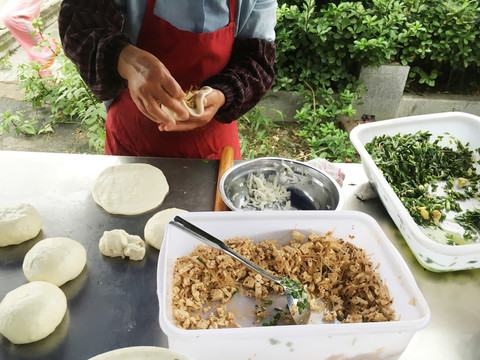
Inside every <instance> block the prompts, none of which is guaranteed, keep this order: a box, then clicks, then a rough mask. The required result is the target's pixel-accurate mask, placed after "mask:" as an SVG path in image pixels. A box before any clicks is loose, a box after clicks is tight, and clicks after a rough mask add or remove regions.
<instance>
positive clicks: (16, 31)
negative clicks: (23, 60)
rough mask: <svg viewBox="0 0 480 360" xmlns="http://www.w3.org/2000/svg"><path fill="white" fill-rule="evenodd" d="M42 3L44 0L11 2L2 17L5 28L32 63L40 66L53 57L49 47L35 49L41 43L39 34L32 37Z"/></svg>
mask: <svg viewBox="0 0 480 360" xmlns="http://www.w3.org/2000/svg"><path fill="white" fill-rule="evenodd" d="M42 2H43V0H9V1H8V2H7V3H6V4H5V6H4V7H3V8H2V10H1V15H0V16H1V18H2V21H3V23H4V24H5V26H6V27H7V28H8V29H9V30H10V32H11V33H12V35H13V36H14V37H15V39H16V40H17V41H18V42H19V43H20V45H21V46H22V47H23V48H24V49H25V51H26V52H27V54H28V58H29V59H30V61H35V60H37V61H38V63H39V64H43V63H45V62H46V61H47V60H48V59H49V58H51V57H52V55H53V53H52V50H50V49H49V48H48V47H42V49H41V51H37V50H34V49H33V47H35V46H37V44H38V42H40V41H41V37H40V35H39V34H38V33H37V34H35V35H32V34H33V32H34V30H35V29H34V28H33V26H32V22H33V20H35V19H36V18H38V17H39V16H40V6H41V5H42Z"/></svg>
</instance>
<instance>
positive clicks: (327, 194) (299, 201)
mask: <svg viewBox="0 0 480 360" xmlns="http://www.w3.org/2000/svg"><path fill="white" fill-rule="evenodd" d="M286 168H288V169H291V171H290V170H285V169H286ZM284 171H288V172H289V174H290V175H289V176H282V172H284ZM251 174H252V175H256V176H261V175H262V174H263V175H264V177H265V178H267V179H268V178H269V176H271V175H276V174H279V175H280V176H279V177H278V181H279V185H280V186H284V187H286V190H287V191H289V192H290V199H289V200H290V204H291V209H293V210H340V209H341V208H342V206H343V193H342V189H341V187H340V186H339V185H338V183H337V182H336V181H335V180H333V179H332V177H330V176H329V175H328V174H327V173H325V172H323V171H321V170H319V169H317V168H315V167H313V166H310V165H307V164H305V163H302V162H300V161H295V160H290V159H283V158H258V159H254V160H247V161H243V162H240V163H238V164H236V165H234V166H232V167H231V168H230V169H228V170H227V171H226V172H225V173H224V174H223V176H222V177H221V179H220V184H219V191H220V195H221V196H222V199H223V201H224V202H225V204H226V205H227V206H228V207H229V208H230V209H231V210H234V211H255V210H261V209H259V208H257V207H254V206H250V205H246V204H247V199H248V198H249V189H248V185H247V178H248V177H249V175H251ZM292 174H293V177H292V176H291V175H292ZM283 175H285V174H283ZM264 210H276V208H275V207H273V206H271V204H269V205H267V206H266V207H265V208H264Z"/></svg>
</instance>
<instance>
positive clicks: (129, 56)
mask: <svg viewBox="0 0 480 360" xmlns="http://www.w3.org/2000/svg"><path fill="white" fill-rule="evenodd" d="M118 73H119V74H120V76H122V77H123V78H124V79H126V80H127V81H128V89H129V90H130V95H131V96H132V99H133V102H134V103H135V104H136V105H137V107H138V109H139V110H140V111H141V112H142V113H143V114H144V115H145V116H146V117H148V118H149V119H151V120H152V121H154V122H156V123H158V124H159V125H160V126H164V127H165V126H166V127H167V128H169V127H175V120H174V119H173V118H172V117H171V116H170V115H168V114H167V113H165V112H164V111H163V110H162V109H161V107H160V104H164V105H165V106H166V107H168V108H169V109H172V110H173V111H174V112H175V113H176V114H177V115H178V116H179V117H180V118H182V119H188V118H189V115H190V114H189V113H188V111H187V109H186V108H185V106H184V105H183V103H182V100H183V98H184V97H185V93H184V92H183V90H182V88H181V87H180V85H179V84H178V83H177V81H176V80H175V79H174V78H173V77H172V75H171V74H170V72H169V71H168V69H167V68H166V67H165V65H164V64H163V63H162V62H161V61H160V60H158V59H157V58H156V57H155V56H153V55H152V54H150V53H149V52H147V51H144V50H142V49H140V48H137V47H135V46H132V45H127V46H126V47H125V48H123V50H122V51H121V52H120V56H119V58H118Z"/></svg>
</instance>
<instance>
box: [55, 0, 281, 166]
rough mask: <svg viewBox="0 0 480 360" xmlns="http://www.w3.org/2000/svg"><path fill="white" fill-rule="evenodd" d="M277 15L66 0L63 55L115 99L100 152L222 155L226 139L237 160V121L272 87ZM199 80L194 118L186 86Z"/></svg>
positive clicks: (216, 2)
mask: <svg viewBox="0 0 480 360" xmlns="http://www.w3.org/2000/svg"><path fill="white" fill-rule="evenodd" d="M275 19H276V1H274V0H205V1H189V0H138V1H135V0H124V1H88V0H87V1H78V0H64V1H63V2H62V6H61V10H60V16H59V28H60V36H61V39H62V43H63V46H64V49H65V54H66V55H67V56H68V57H69V58H70V59H71V60H72V61H73V62H74V63H75V64H76V65H77V68H78V69H79V72H80V74H81V75H82V77H83V79H84V80H85V82H86V83H87V85H88V86H89V87H90V88H91V90H92V91H93V93H94V94H95V95H96V96H97V97H98V98H99V99H101V100H104V101H105V100H110V99H113V102H112V103H111V105H110V107H109V110H108V116H107V121H106V125H105V127H106V139H105V153H106V154H115V155H136V156H165V157H188V158H205V159H218V158H219V157H220V153H221V150H222V148H223V147H224V146H225V145H231V146H232V147H233V148H234V150H235V158H236V159H240V158H241V155H240V145H239V139H238V130H237V124H236V121H235V120H236V119H237V118H238V117H240V116H241V115H243V114H244V113H245V112H247V111H248V110H249V109H251V108H252V107H253V106H255V104H256V103H257V102H258V101H259V100H260V99H261V98H262V97H263V95H265V94H266V93H267V92H268V90H269V89H270V87H271V85H272V81H273V75H274V73H273V64H274V61H275V45H274V42H273V41H274V38H275V33H274V26H275ZM205 85H208V86H210V87H211V88H213V91H212V92H211V93H210V94H208V95H207V96H206V98H205V113H204V114H203V115H202V116H200V117H193V116H190V115H189V113H188V112H187V110H186V109H185V108H184V107H183V106H182V103H181V102H182V99H183V98H184V96H185V92H186V91H187V90H188V89H190V88H191V87H194V88H198V87H201V86H205ZM161 104H163V105H165V106H166V107H167V108H169V109H171V110H172V111H173V112H175V113H176V114H177V116H178V117H180V118H183V119H185V120H186V121H175V120H174V119H173V118H172V117H171V116H170V115H168V114H167V113H166V112H164V111H163V110H162V109H161Z"/></svg>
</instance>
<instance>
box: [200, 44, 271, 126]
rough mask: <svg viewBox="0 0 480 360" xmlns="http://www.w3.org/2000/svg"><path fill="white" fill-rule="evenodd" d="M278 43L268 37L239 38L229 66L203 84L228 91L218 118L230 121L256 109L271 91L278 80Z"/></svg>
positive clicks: (221, 120) (224, 91) (222, 121)
mask: <svg viewBox="0 0 480 360" xmlns="http://www.w3.org/2000/svg"><path fill="white" fill-rule="evenodd" d="M275 55H276V52H275V43H274V42H272V41H268V40H264V39H241V40H235V43H234V45H233V51H232V56H231V58H230V61H229V63H228V64H227V66H226V67H225V68H224V69H223V70H222V71H221V72H220V73H218V74H216V75H214V76H212V77H210V78H209V79H207V80H206V81H204V83H203V84H202V85H208V86H210V87H212V88H215V89H218V90H220V91H222V92H223V93H224V94H225V104H224V105H223V106H222V107H221V108H220V109H219V110H218V112H217V114H216V116H215V119H216V120H217V121H219V122H221V123H230V122H232V121H234V120H236V119H238V118H239V117H240V116H242V115H243V114H245V113H246V112H247V111H248V110H250V109H251V108H253V107H254V106H255V105H256V104H257V103H258V102H259V101H260V100H261V99H262V97H263V96H264V95H265V94H266V93H267V92H268V91H269V90H270V88H271V87H272V84H273V79H274V68H273V67H274V63H275Z"/></svg>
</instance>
